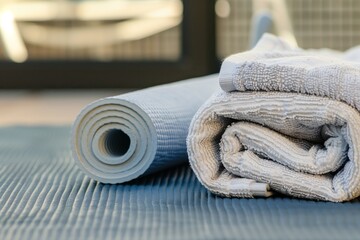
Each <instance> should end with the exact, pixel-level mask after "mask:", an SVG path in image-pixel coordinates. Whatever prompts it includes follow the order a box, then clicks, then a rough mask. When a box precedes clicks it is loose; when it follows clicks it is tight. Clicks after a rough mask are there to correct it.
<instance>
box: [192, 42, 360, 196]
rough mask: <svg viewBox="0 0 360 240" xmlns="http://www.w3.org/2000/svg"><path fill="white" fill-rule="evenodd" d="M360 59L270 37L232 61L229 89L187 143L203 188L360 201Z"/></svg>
mask: <svg viewBox="0 0 360 240" xmlns="http://www.w3.org/2000/svg"><path fill="white" fill-rule="evenodd" d="M358 52H359V49H354V50H350V51H348V52H347V53H343V54H339V53H336V54H335V53H332V52H329V53H328V52H326V53H324V52H323V51H319V52H318V51H305V50H302V49H298V48H292V47H291V46H290V45H289V44H287V43H286V42H284V41H283V40H281V39H279V38H276V37H274V36H272V35H265V36H264V37H263V38H262V39H261V40H260V41H259V43H258V44H257V46H256V47H255V48H254V49H252V50H250V51H248V52H244V53H240V54H235V55H232V56H230V57H228V58H227V59H225V61H224V62H223V64H222V67H221V71H220V75H219V80H220V85H221V88H222V90H219V91H218V93H216V94H215V95H213V96H212V97H211V98H210V99H209V100H208V101H207V102H206V103H205V104H204V105H203V106H202V107H201V108H200V109H199V111H198V112H197V113H196V115H195V117H194V118H193V120H192V123H191V125H190V130H189V135H188V138H187V147H188V155H189V160H190V163H191V166H192V168H193V170H194V172H195V173H196V175H197V177H198V179H199V180H200V181H201V183H202V184H203V185H204V186H205V187H207V188H208V189H209V190H210V191H212V192H214V193H216V194H220V195H223V196H230V197H254V196H270V195H271V194H272V193H273V192H274V191H278V192H281V193H284V194H289V195H292V196H296V197H303V198H309V199H320V200H329V201H336V202H337V201H339V202H340V201H345V200H351V199H353V198H356V197H358V196H359V195H360V113H359V111H360V63H359V62H356V61H351V60H352V59H356V58H358V56H359V54H357V53H358Z"/></svg>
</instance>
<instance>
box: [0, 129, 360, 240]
mask: <svg viewBox="0 0 360 240" xmlns="http://www.w3.org/2000/svg"><path fill="white" fill-rule="evenodd" d="M69 133H70V128H69V127H9V128H0V172H1V174H0V182H1V183H0V239H1V240H10V239H11V240H16V239H19V240H29V239H33V240H43V239H44V240H52V239H60V240H61V239H63V240H82V239H84V240H92V239H101V240H117V239H119V240H120V239H121V240H126V239H131V240H133V239H155V240H161V239H204V240H205V239H206V240H208V239H284V240H285V239H359V236H360V202H359V201H358V200H354V201H351V202H346V203H331V202H317V201H309V200H299V199H292V198H287V197H282V196H275V197H274V198H271V199H264V198H258V199H237V198H221V197H217V196H215V195H212V194H211V193H209V192H208V191H207V190H206V189H205V188H204V187H202V186H201V184H200V183H199V182H198V180H197V179H196V177H195V175H194V174H193V173H192V171H191V169H190V168H189V167H188V165H187V164H185V165H184V166H180V167H177V168H175V169H174V168H173V169H168V170H165V171H162V172H159V173H156V174H153V175H149V176H146V177H143V178H139V179H136V180H134V181H131V182H127V183H123V184H115V185H114V184H113V185H112V184H102V183H99V182H96V181H94V180H92V179H90V178H89V177H88V176H86V175H84V174H83V173H82V172H81V171H80V170H79V169H78V168H77V167H76V166H75V163H74V161H73V159H72V156H71V151H70V144H69V141H68V140H69Z"/></svg>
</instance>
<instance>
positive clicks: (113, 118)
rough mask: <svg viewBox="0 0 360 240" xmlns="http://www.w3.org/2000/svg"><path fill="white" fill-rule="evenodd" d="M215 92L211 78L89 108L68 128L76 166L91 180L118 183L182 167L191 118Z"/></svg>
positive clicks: (125, 96) (102, 101)
mask: <svg viewBox="0 0 360 240" xmlns="http://www.w3.org/2000/svg"><path fill="white" fill-rule="evenodd" d="M216 88H218V82H217V75H210V76H207V77H202V78H196V79H190V80H187V81H181V82H177V83H172V84H167V85H162V86H157V87H152V88H148V89H144V90H139V91H135V92H131V93H128V94H123V95H119V96H114V97H108V98H104V99H100V100H98V101H95V102H93V103H91V104H89V105H88V106H86V107H85V108H84V109H83V110H82V111H81V112H80V114H79V115H78V117H77V118H76V120H75V123H74V125H73V127H72V151H73V156H74V159H75V161H76V163H77V165H78V166H79V167H80V168H81V169H82V170H83V171H84V172H85V173H86V174H87V175H88V176H90V177H91V178H93V179H95V180H98V181H100V182H104V183H122V182H125V181H129V180H132V179H135V178H137V177H139V176H143V175H146V174H150V173H153V172H155V171H159V170H161V169H164V168H168V167H171V166H174V165H177V164H180V163H184V162H187V153H186V136H187V133H188V127H189V124H190V121H191V118H192V117H193V115H194V114H195V112H196V111H197V109H198V108H199V107H200V105H201V104H203V103H204V102H205V101H206V99H208V98H209V97H210V95H211V94H212V93H213V92H214V91H215V89H216Z"/></svg>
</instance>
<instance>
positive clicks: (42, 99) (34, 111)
mask: <svg viewBox="0 0 360 240" xmlns="http://www.w3.org/2000/svg"><path fill="white" fill-rule="evenodd" d="M126 91H129V90H123V89H121V90H120V89H117V90H90V91H89V90H67V91H26V90H23V91H19V90H16V91H15V90H0V113H1V114H0V126H9V125H69V124H71V123H72V122H73V121H74V119H75V117H76V115H77V114H78V113H79V111H80V110H81V109H82V108H83V107H84V106H85V105H86V104H88V103H90V102H92V101H94V100H97V99H99V98H102V97H107V96H114V95H119V94H121V93H124V92H126Z"/></svg>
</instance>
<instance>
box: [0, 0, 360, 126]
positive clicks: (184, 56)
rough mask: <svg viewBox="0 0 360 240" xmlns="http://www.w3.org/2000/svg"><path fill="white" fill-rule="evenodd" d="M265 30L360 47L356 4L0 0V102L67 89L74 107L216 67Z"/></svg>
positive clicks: (302, 43) (316, 44)
mask: <svg viewBox="0 0 360 240" xmlns="http://www.w3.org/2000/svg"><path fill="white" fill-rule="evenodd" d="M264 32H271V33H274V34H276V35H280V36H282V37H284V38H286V39H287V40H288V41H290V42H291V43H292V44H293V45H295V46H299V47H301V48H331V49H335V50H340V51H343V50H346V49H348V48H351V47H353V46H355V45H358V44H360V1H358V0H183V1H181V0H0V88H1V89H2V91H1V92H0V94H1V99H0V106H3V107H7V108H10V107H9V106H12V105H11V104H10V103H13V102H14V101H15V99H19V97H23V96H24V94H25V93H26V94H28V95H29V94H30V93H31V94H30V95H31V97H25V98H24V99H22V100H21V101H20V102H21V104H18V105H24V102H29V101H30V100H29V99H32V101H35V100H34V99H38V100H39V99H40V100H41V101H42V99H49V98H50V99H53V100H54V99H58V100H54V101H58V105H59V108H60V106H61V103H63V101H62V99H64V98H67V99H71V96H72V97H73V98H76V99H78V100H76V101H75V100H74V101H73V104H72V105H76V104H75V103H76V102H78V107H76V108H74V109H73V110H72V111H73V112H74V113H75V112H77V111H78V108H80V106H82V105H83V104H84V103H85V102H88V101H90V100H92V99H97V98H98V97H100V96H107V95H113V94H116V93H119V92H124V91H129V89H137V88H143V87H148V86H152V85H157V84H162V83H167V82H172V81H177V80H181V79H185V78H190V77H196V76H201V75H206V74H210V73H214V72H217V71H218V70H219V67H220V64H221V61H222V59H224V58H225V57H226V56H228V55H229V54H233V53H237V52H241V51H245V50H247V49H249V48H251V47H252V46H254V44H255V43H256V42H257V40H258V39H259V38H260V37H261V35H262V34H263V33H264ZM7 89H21V90H20V91H19V90H18V91H12V92H11V91H8V90H7ZM39 89H40V90H41V89H42V90H46V91H47V92H45V93H44V92H29V90H32V91H33V90H39ZM49 89H51V91H52V92H51V94H50V93H49ZM54 89H68V90H66V91H65V92H64V90H63V92H59V91H57V92H54ZM74 89H78V91H77V92H75V90H74ZM84 89H93V90H92V91H89V90H84ZM99 89H100V90H99ZM79 91H80V92H81V94H80V93H79ZM20 92H21V93H20ZM35 93H36V94H35ZM26 94H25V95H26ZM28 95H26V96H28ZM30 95H29V96H30ZM34 96H35V97H34ZM39 96H42V97H39ZM79 96H83V98H81V99H83V100H79ZM36 97H38V98H36ZM40 100H39V101H40ZM51 101H52V100H50V102H51ZM63 105H64V104H63ZM39 106H42V105H41V104H40V105H39ZM39 106H38V107H37V108H38V109H40V110H41V109H44V108H46V107H39ZM51 106H52V105H49V107H51ZM67 107H68V108H69V105H68V106H67ZM30 109H31V107H30ZM8 111H11V109H9V110H8ZM21 112H22V111H20V110H19V111H18V112H15V113H14V114H13V115H14V116H19V114H20V113H21ZM20 115H21V114H20ZM28 115H29V114H28ZM5 118H6V117H5ZM2 119H4V117H3V118H2ZM9 119H11V117H9ZM39 119H41V117H39ZM0 121H1V120H0ZM8 121H10V122H11V120H8Z"/></svg>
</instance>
